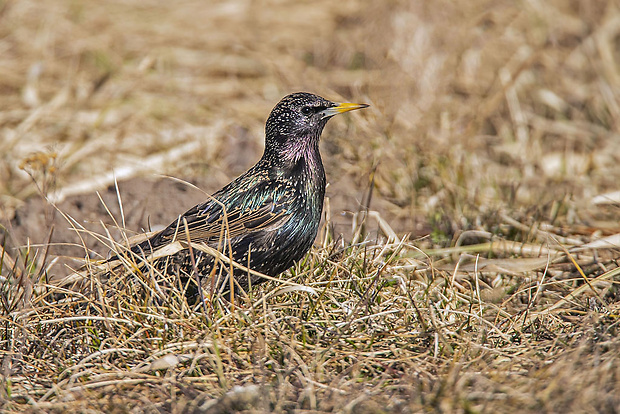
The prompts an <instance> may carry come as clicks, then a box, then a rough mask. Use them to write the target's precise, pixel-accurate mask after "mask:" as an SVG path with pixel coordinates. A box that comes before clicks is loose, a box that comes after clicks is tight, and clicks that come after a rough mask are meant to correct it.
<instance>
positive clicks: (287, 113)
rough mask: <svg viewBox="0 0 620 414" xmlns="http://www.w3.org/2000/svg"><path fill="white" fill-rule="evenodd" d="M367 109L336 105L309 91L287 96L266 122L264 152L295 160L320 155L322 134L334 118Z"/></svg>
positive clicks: (360, 105) (350, 104)
mask: <svg viewBox="0 0 620 414" xmlns="http://www.w3.org/2000/svg"><path fill="white" fill-rule="evenodd" d="M367 106H368V105H366V104H353V103H335V102H332V101H328V100H327V99H325V98H322V97H320V96H317V95H313V94H311V93H306V92H297V93H293V94H290V95H287V96H285V97H284V98H282V100H281V101H280V102H278V104H277V105H276V106H275V107H274V108H273V110H272V111H271V114H270V115H269V118H268V119H267V125H266V127H265V152H266V153H268V152H270V153H272V155H274V154H280V155H283V156H285V157H286V158H294V159H299V158H300V157H302V156H304V154H307V153H308V151H314V152H318V142H319V138H320V136H321V132H323V128H324V127H325V124H326V123H327V121H328V120H329V119H330V118H331V117H333V116H334V115H338V114H341V113H343V112H348V111H352V110H354V109H361V108H366V107H367Z"/></svg>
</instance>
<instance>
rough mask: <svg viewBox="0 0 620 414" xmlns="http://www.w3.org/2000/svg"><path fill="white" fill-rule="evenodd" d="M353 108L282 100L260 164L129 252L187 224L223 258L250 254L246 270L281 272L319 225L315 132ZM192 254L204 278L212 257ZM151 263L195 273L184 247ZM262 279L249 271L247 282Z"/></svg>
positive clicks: (314, 99) (320, 173)
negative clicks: (250, 278)
mask: <svg viewBox="0 0 620 414" xmlns="http://www.w3.org/2000/svg"><path fill="white" fill-rule="evenodd" d="M347 105H348V104H347ZM357 107H359V108H361V107H364V105H358V106H357ZM357 107H355V108H350V109H343V110H339V111H335V110H334V109H333V108H338V104H336V103H334V102H331V101H328V100H326V99H324V98H321V97H319V96H316V95H312V94H309V93H294V94H291V95H288V96H286V97H284V98H283V99H282V100H281V101H280V102H279V103H278V104H277V105H276V106H275V108H274V109H273V110H272V112H271V114H270V115H269V118H268V120H267V124H266V128H265V151H264V153H263V156H262V157H261V159H260V160H259V161H258V163H256V165H254V166H253V167H252V168H251V169H249V170H248V171H247V172H245V173H244V174H243V175H241V176H240V177H238V178H237V179H235V180H234V181H232V182H231V183H229V184H228V185H226V186H225V187H224V188H222V189H221V190H219V191H218V192H216V193H215V194H213V196H212V198H210V199H209V200H207V201H205V202H204V203H202V204H198V205H196V206H194V207H193V208H191V209H190V210H188V211H187V212H186V213H184V214H183V215H181V216H179V218H178V219H177V220H175V221H174V222H173V223H171V224H170V225H169V226H168V227H167V228H165V229H164V230H162V231H161V232H159V233H156V234H155V235H154V236H152V237H151V238H149V239H148V240H146V241H143V242H141V243H139V244H137V245H135V246H133V247H132V249H131V250H132V251H133V252H134V253H137V254H140V255H148V254H150V253H151V252H154V251H156V250H157V249H159V248H161V247H163V246H166V245H168V244H170V243H172V242H174V241H176V240H179V241H187V235H186V230H185V227H184V222H185V221H186V222H187V232H188V233H189V238H190V240H191V241H192V242H193V243H206V244H207V245H209V246H211V247H214V248H219V249H220V250H221V251H222V252H223V253H224V254H225V255H227V256H228V255H229V254H230V251H229V250H228V246H229V245H230V249H231V251H232V257H233V259H234V260H235V261H236V262H238V263H241V264H243V265H248V254H249V267H250V268H251V269H253V270H256V271H258V272H261V273H264V274H266V275H269V276H275V275H277V274H279V273H281V272H283V271H285V270H286V269H288V268H289V267H291V266H292V265H293V264H294V263H295V261H297V260H299V259H301V258H303V256H304V255H305V254H306V253H307V252H308V250H309V249H310V247H311V246H312V243H313V242H314V239H315V238H316V234H317V231H318V228H319V223H320V219H321V214H322V210H323V198H324V195H325V171H324V169H323V164H322V162H321V156H320V153H319V138H320V135H321V132H322V131H323V128H324V126H325V124H326V123H327V121H328V120H329V118H331V116H333V115H335V114H336V113H340V112H345V111H348V110H351V109H357ZM224 212H225V213H226V214H224ZM225 216H226V224H227V225H224V224H225V218H224V217H225ZM222 227H224V229H223V228H222ZM223 232H224V233H223ZM222 234H224V236H225V238H224V239H222ZM194 255H195V257H194V259H195V263H196V267H197V270H198V273H199V275H200V276H201V277H203V279H204V278H206V276H208V275H210V274H211V270H212V267H213V264H214V260H213V258H212V257H210V256H209V255H207V254H206V253H202V252H199V251H198V252H196V251H194ZM155 265H156V267H158V268H160V269H162V270H167V271H168V272H174V273H178V274H179V275H180V276H181V277H182V278H184V279H186V278H188V277H190V276H191V274H192V272H193V265H192V261H191V257H190V254H189V251H188V250H187V249H185V250H182V251H179V252H176V253H175V254H174V255H173V256H171V257H165V258H160V259H158V260H157V262H156V263H155ZM216 273H217V272H216ZM234 276H235V279H236V280H237V281H238V283H239V285H240V286H241V287H243V288H244V289H247V287H248V285H249V283H248V277H247V276H248V275H247V273H246V272H243V271H239V270H237V271H236V272H235V274H234ZM227 280H228V277H227V275H224V277H222V281H218V282H216V283H215V286H216V287H217V288H221V289H222V290H224V291H225V290H228V286H227V283H226V281H227ZM261 281H262V279H261V278H258V277H255V276H252V280H251V282H252V284H258V283H260V282H261ZM208 284H209V282H206V283H205V285H208Z"/></svg>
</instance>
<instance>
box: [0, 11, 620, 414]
mask: <svg viewBox="0 0 620 414" xmlns="http://www.w3.org/2000/svg"><path fill="white" fill-rule="evenodd" d="M0 22H1V23H0V51H1V53H0V75H1V76H0V92H1V93H0V136H1V139H0V224H1V226H2V227H0V229H1V230H2V231H1V232H0V242H1V244H2V246H3V249H2V251H1V254H0V269H1V277H2V278H1V279H0V281H1V289H0V293H1V297H0V303H1V305H2V306H1V308H0V312H1V315H2V318H1V322H0V323H1V324H2V329H1V332H2V333H0V352H1V353H2V354H1V356H2V366H1V375H2V387H1V389H0V395H2V398H1V399H0V404H2V410H3V411H7V412H11V411H32V412H39V411H44V412H67V411H80V412H209V413H217V412H221V413H224V412H236V411H240V412H248V413H249V412H256V413H258V412H299V413H301V412H321V413H322V412H350V413H408V412H428V411H436V412H519V413H522V412H536V413H539V412H549V413H551V412H609V413H613V412H618V411H620V396H619V394H618V392H617V390H618V389H619V388H620V362H619V361H620V359H619V358H618V357H619V356H620V341H619V340H618V339H617V330H618V311H619V309H620V295H619V294H618V280H620V278H619V276H618V274H619V273H620V270H618V265H617V260H618V257H619V256H620V255H619V253H618V248H619V245H620V240H619V239H620V237H619V236H618V234H620V225H618V216H619V214H620V210H619V208H618V206H619V205H620V195H619V193H618V182H619V180H620V162H619V161H620V136H619V135H618V126H619V125H620V106H619V104H618V102H620V100H619V99H618V97H619V94H620V65H619V62H620V55H619V54H618V50H619V47H618V46H619V39H620V10H619V9H618V6H617V5H616V4H614V3H613V2H608V1H602V0H601V1H599V0H594V1H590V0H576V1H568V0H554V1H547V2H512V1H488V0H486V1H485V0H474V1H469V2H450V1H443V0H440V1H434V2H424V1H398V0H395V1H385V2H366V1H363V0H343V1H338V2H334V1H328V0H313V1H305V0H303V1H295V2H285V1H277V0H271V1H270V0H257V1H249V0H230V1H208V2H204V1H202V2H201V1H195V0H184V1H178V2H168V3H166V2H158V1H151V0H147V1H139V2H138V1H134V0H130V1H122V2H120V1H119V2H112V1H110V2H98V1H90V0H86V1H81V2H75V1H69V0H54V1H52V0H37V1H33V0H21V1H4V2H2V1H0ZM295 91H308V92H313V93H317V94H319V95H321V96H323V97H325V98H328V99H331V100H334V101H349V102H359V103H368V104H370V107H369V108H368V109H365V110H363V111H355V112H353V113H351V114H346V115H343V116H340V117H337V118H335V119H334V120H332V121H330V123H329V124H328V126H327V127H326V129H325V132H324V134H323V138H322V142H321V152H322V156H323V160H324V164H325V167H326V171H327V176H328V181H329V186H328V189H327V200H326V204H325V214H324V218H323V225H322V228H321V231H320V234H319V236H318V237H317V240H316V243H315V246H314V248H313V249H312V251H311V253H310V254H309V255H308V256H307V258H306V259H305V260H304V261H303V262H302V263H299V264H298V265H297V266H296V267H295V268H294V269H292V270H291V271H289V272H286V273H285V274H283V275H281V276H280V277H279V280H278V281H271V282H268V283H266V284H264V285H262V286H259V287H256V288H255V289H253V290H252V292H250V293H251V297H246V298H240V299H239V302H238V303H235V304H233V305H232V306H231V305H230V304H227V303H224V302H222V301H221V300H220V299H218V298H211V299H212V300H209V301H207V303H206V304H205V306H204V307H202V306H198V307H197V308H191V307H190V306H189V305H188V304H187V302H186V301H185V299H184V298H183V297H182V295H175V293H178V292H175V291H174V289H172V290H171V291H166V292H168V293H167V294H166V295H163V296H162V291H161V290H158V289H160V287H159V286H158V285H157V283H156V282H154V281H153V280H152V279H151V278H149V275H146V274H141V273H140V272H135V271H133V272H132V269H131V268H127V269H124V270H125V271H124V272H121V273H119V274H117V275H116V276H115V277H113V278H112V279H110V281H108V282H106V283H105V284H102V278H101V273H100V272H99V270H98V269H97V267H96V261H97V260H99V259H101V258H102V257H106V256H107V255H108V254H109V251H110V248H111V247H113V243H114V241H116V242H119V241H120V242H122V240H123V238H124V237H126V236H133V235H136V234H140V233H141V232H142V231H144V230H146V229H157V228H159V227H160V226H162V225H166V224H168V223H169V222H170V221H171V220H172V219H174V218H175V217H176V216H177V215H178V214H179V213H181V212H183V211H185V210H186V209H188V208H190V207H191V206H193V205H194V204H195V203H197V202H199V201H202V200H203V199H204V197H206V195H205V193H207V194H208V193H211V192H213V191H215V190H217V189H219V188H220V187H221V186H222V185H224V184H226V183H227V182H228V181H230V180H231V179H232V178H234V177H235V176H237V175H239V174H240V173H242V172H243V171H245V170H246V169H247V168H249V167H250V166H251V165H252V164H253V163H254V162H255V161H256V160H257V159H258V158H259V157H260V154H261V152H262V148H263V147H262V145H263V128H264V122H265V119H266V117H267V115H268V113H269V111H270V110H271V108H272V107H273V106H274V105H275V103H277V101H278V100H279V99H280V98H281V97H282V96H284V95H286V94H288V93H290V92H295ZM84 263H87V264H88V266H87V267H86V268H85V269H82V270H80V271H79V275H80V279H79V280H77V279H75V274H76V273H75V270H76V269H77V268H79V267H80V266H82V265H83V264H84ZM71 275H74V278H73V279H71V281H72V282H76V283H75V284H72V285H69V284H65V285H63V286H59V285H60V284H61V282H62V281H63V280H68V279H65V278H66V277H71ZM76 280H77V281H76Z"/></svg>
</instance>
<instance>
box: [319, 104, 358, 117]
mask: <svg viewBox="0 0 620 414" xmlns="http://www.w3.org/2000/svg"><path fill="white" fill-rule="evenodd" d="M362 108H368V105H367V104H356V103H349V102H344V103H340V104H338V105H337V106H332V107H331V108H327V109H325V110H323V111H322V113H323V118H329V117H331V116H334V115H338V114H341V113H343V112H349V111H354V110H356V109H362Z"/></svg>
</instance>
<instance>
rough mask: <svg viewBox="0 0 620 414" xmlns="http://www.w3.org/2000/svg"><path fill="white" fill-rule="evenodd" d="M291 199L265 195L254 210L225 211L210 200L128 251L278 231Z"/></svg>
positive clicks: (284, 194) (285, 195)
mask: <svg viewBox="0 0 620 414" xmlns="http://www.w3.org/2000/svg"><path fill="white" fill-rule="evenodd" d="M257 190H258V189H252V190H250V191H249V194H254V195H256V193H259V194H260V192H259V191H257ZM241 198H243V197H241ZM293 200H294V197H293V194H292V192H291V191H283V192H279V193H278V194H277V195H275V194H274V195H269V196H266V197H265V199H264V200H263V201H262V202H261V203H260V204H258V205H256V206H254V207H249V208H245V209H244V208H242V207H241V206H239V205H235V206H233V207H232V208H229V209H226V208H225V207H224V205H223V204H221V203H219V202H217V201H215V199H213V200H210V201H207V202H206V203H203V204H199V205H197V206H195V207H193V208H192V209H190V210H188V211H187V212H186V213H185V214H183V215H181V216H179V218H178V219H177V220H175V221H174V222H173V223H172V224H170V225H169V226H168V227H167V228H165V229H164V230H162V231H161V232H159V233H157V234H156V235H154V236H153V237H151V238H150V239H149V240H145V241H143V242H141V243H139V244H138V245H135V246H133V247H132V250H133V251H134V252H136V253H138V252H145V251H146V252H150V251H153V250H155V249H157V248H159V247H161V246H163V245H166V244H169V243H172V242H175V241H183V242H186V241H187V240H188V238H189V240H190V241H191V242H193V243H202V242H204V243H208V244H215V243H217V242H218V241H219V240H222V241H223V240H224V239H231V238H235V237H239V236H242V235H244V234H246V233H250V232H255V231H259V230H268V229H274V228H278V227H280V226H282V225H283V224H284V223H285V222H286V221H287V220H288V219H289V218H290V206H291V203H292V201H293ZM239 204H241V205H242V203H239ZM188 236H189V237H188Z"/></svg>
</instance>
